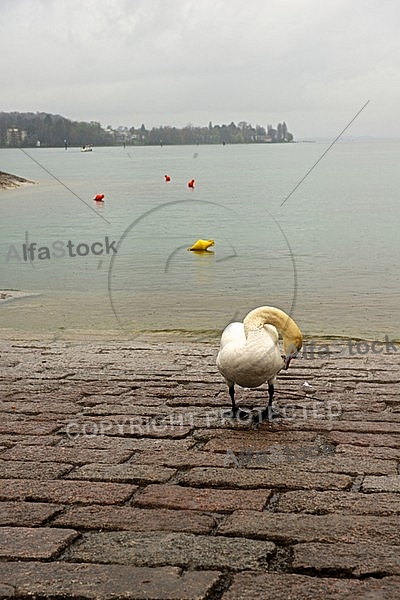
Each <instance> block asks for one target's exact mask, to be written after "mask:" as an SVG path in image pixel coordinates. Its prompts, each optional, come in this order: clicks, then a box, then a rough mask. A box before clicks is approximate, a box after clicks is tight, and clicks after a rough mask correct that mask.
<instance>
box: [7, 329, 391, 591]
mask: <svg viewBox="0 0 400 600" xmlns="http://www.w3.org/2000/svg"><path fill="white" fill-rule="evenodd" d="M360 349H361V347H360ZM217 350H218V341H216V340H211V341H207V340H202V341H200V342H199V341H194V340H192V341H191V340H188V339H183V340H177V339H172V338H170V337H167V336H165V337H164V338H162V337H160V338H146V339H145V340H141V339H136V340H134V341H123V340H121V341H112V342H110V341H104V340H103V341H101V340H100V341H78V340H76V341H72V342H66V341H62V340H61V341H60V340H58V341H51V342H50V341H48V340H45V339H44V338H42V339H41V338H37V339H36V340H35V341H32V340H30V341H27V340H24V339H23V338H22V337H21V339H16V338H14V339H12V338H11V337H9V339H5V340H3V341H2V342H1V344H0V354H1V379H0V398H1V414H2V416H1V422H0V500H1V502H0V526H1V527H0V598H24V599H27V598H32V597H33V598H35V597H36V598H40V599H47V598H52V599H54V598H57V599H61V598H76V599H79V600H82V599H111V598H112V599H119V598H125V599H131V600H133V599H137V600H139V599H146V600H149V599H150V600H151V599H154V600H156V599H157V600H167V599H169V600H177V599H180V600H182V599H187V600H194V599H197V600H201V599H205V600H206V599H222V600H236V599H246V600H247V599H248V600H250V599H252V600H253V599H254V598H261V599H273V600H281V599H282V600H283V599H285V600H287V599H303V598H306V599H310V600H311V599H312V600H314V599H316V598H332V599H335V600H336V599H337V600H339V599H345V598H346V599H349V598H351V599H352V600H354V599H358V598H362V599H365V600H373V599H379V600H381V599H385V600H391V599H393V600H394V599H396V600H397V599H398V598H399V597H400V475H399V462H400V397H399V382H400V375H399V373H400V370H399V365H400V351H399V352H398V354H397V353H396V352H395V351H394V350H393V349H392V350H391V349H390V348H389V349H385V348H384V347H382V352H381V353H377V352H375V353H373V352H370V353H368V352H367V353H364V354H360V353H359V354H354V353H353V355H352V356H349V353H343V352H342V353H341V354H339V355H337V354H335V355H331V356H327V352H326V350H324V348H323V347H322V346H320V347H319V350H318V352H315V353H314V355H313V356H311V357H310V356H308V357H306V358H304V357H303V358H300V359H298V360H297V361H294V362H293V363H292V366H291V368H290V369H289V371H287V372H282V373H281V374H280V376H279V378H278V384H277V387H276V403H275V407H276V408H277V409H278V410H280V412H281V413H282V415H283V418H282V419H278V420H276V421H274V422H273V423H271V424H270V423H262V424H260V425H257V424H256V425H254V424H253V425H251V424H249V423H248V422H246V421H243V422H240V423H232V422H231V421H229V419H227V418H225V416H224V415H223V411H224V410H227V409H229V405H230V401H229V396H228V390H227V387H226V385H225V383H224V382H223V380H222V378H221V376H220V375H219V373H218V371H217V369H216V367H215V357H216V354H217ZM362 350H363V351H364V350H365V346H363V347H362ZM305 381H307V382H309V383H310V384H311V385H312V386H313V387H314V389H315V393H314V394H313V395H311V394H310V393H309V392H307V393H308V395H306V392H305V391H304V390H303V384H304V382H305ZM237 398H238V401H239V404H240V405H241V406H242V407H248V408H251V407H257V406H262V405H263V404H264V403H265V399H266V390H265V386H263V387H261V388H259V389H257V390H242V389H240V388H239V389H238V391H237Z"/></svg>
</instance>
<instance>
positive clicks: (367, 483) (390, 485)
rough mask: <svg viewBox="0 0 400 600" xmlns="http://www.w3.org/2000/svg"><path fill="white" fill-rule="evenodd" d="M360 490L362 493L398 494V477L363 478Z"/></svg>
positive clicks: (399, 482)
mask: <svg viewBox="0 0 400 600" xmlns="http://www.w3.org/2000/svg"><path fill="white" fill-rule="evenodd" d="M362 490H363V492H400V475H388V476H387V477H373V476H368V477H365V478H364V481H363V484H362Z"/></svg>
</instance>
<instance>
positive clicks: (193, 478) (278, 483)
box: [179, 463, 352, 490]
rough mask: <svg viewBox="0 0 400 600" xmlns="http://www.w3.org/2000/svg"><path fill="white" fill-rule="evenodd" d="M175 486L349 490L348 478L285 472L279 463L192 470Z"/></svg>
mask: <svg viewBox="0 0 400 600" xmlns="http://www.w3.org/2000/svg"><path fill="white" fill-rule="evenodd" d="M179 483H182V484H183V485H188V486H194V487H225V488H244V489H246V488H247V489H251V488H263V487H266V488H283V489H317V490H324V489H339V490H340V489H341V490H345V489H349V488H350V486H351V484H352V478H351V477H349V476H348V475H336V474H330V473H309V472H307V471H297V472H296V470H295V469H293V468H292V467H290V466H289V469H285V467H284V466H282V463H280V464H277V465H276V468H275V469H272V468H271V469H256V468H254V469H246V468H240V467H232V468H229V469H228V468H225V469H219V468H214V467H196V468H193V469H190V470H189V471H188V472H186V473H182V474H180V475H179Z"/></svg>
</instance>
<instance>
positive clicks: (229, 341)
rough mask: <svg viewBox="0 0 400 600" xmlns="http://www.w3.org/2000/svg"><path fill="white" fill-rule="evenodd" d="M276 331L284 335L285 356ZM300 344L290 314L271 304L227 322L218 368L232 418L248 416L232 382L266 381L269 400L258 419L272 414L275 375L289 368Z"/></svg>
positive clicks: (249, 384) (255, 383) (254, 384)
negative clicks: (223, 379) (229, 402)
mask: <svg viewBox="0 0 400 600" xmlns="http://www.w3.org/2000/svg"><path fill="white" fill-rule="evenodd" d="M278 333H280V334H281V336H282V338H283V347H284V352H285V356H284V358H283V357H282V356H281V353H280V349H279V344H278V338H279V336H278ZM302 345H303V336H302V334H301V331H300V329H299V328H298V326H297V325H296V323H295V322H294V321H293V319H292V318H291V317H289V315H287V314H286V313H284V312H283V311H282V310H279V309H278V308H274V307H272V306H261V307H260V308H255V309H254V310H252V311H251V312H249V314H248V315H247V316H246V317H245V318H244V320H243V323H230V324H229V325H228V326H227V327H226V328H225V330H224V331H223V333H222V337H221V347H220V350H219V353H218V356H217V367H218V370H219V372H220V373H221V375H222V376H223V377H224V378H225V381H226V383H227V385H228V388H229V395H230V397H231V400H232V411H231V412H230V413H229V414H230V415H231V416H233V417H239V418H245V417H247V418H248V416H249V415H248V413H245V412H244V411H241V410H240V408H239V407H238V406H237V404H236V403H235V383H236V384H238V385H240V386H241V387H248V388H255V387H258V386H260V385H262V384H263V383H265V382H266V381H267V382H268V394H269V401H268V405H267V407H266V408H265V409H264V410H263V411H262V412H261V414H260V415H259V417H258V421H263V420H264V419H265V418H271V417H273V416H274V414H273V412H272V398H273V395H274V384H275V382H276V375H277V374H278V373H279V371H280V370H281V369H288V368H289V364H290V361H291V360H292V358H294V357H295V356H296V355H297V354H298V352H299V350H300V349H301V347H302Z"/></svg>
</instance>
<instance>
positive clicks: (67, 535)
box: [0, 527, 79, 560]
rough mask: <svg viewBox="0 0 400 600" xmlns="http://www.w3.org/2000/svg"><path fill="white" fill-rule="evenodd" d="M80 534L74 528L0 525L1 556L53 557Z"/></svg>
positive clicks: (13, 557)
mask: <svg viewBox="0 0 400 600" xmlns="http://www.w3.org/2000/svg"><path fill="white" fill-rule="evenodd" d="M78 535H79V534H78V533H77V532H76V531H74V530H73V529H53V528H50V527H0V558H6V559H8V560H12V559H35V558H36V559H49V558H53V557H55V556H56V555H57V554H59V553H60V552H61V550H63V549H64V548H65V547H66V546H67V545H68V544H69V543H71V542H72V541H73V540H74V539H75V538H77V537H78Z"/></svg>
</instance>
